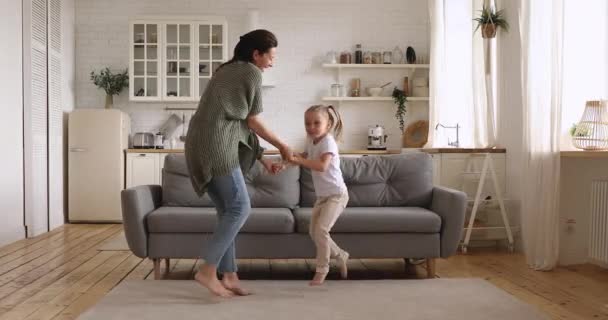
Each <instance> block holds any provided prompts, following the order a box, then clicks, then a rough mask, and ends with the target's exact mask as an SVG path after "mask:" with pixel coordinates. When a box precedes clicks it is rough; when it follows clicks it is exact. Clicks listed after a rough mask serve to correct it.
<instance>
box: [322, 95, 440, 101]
mask: <svg viewBox="0 0 608 320" xmlns="http://www.w3.org/2000/svg"><path fill="white" fill-rule="evenodd" d="M323 101H391V102H392V101H393V97H386V96H380V97H323ZM407 101H408V102H409V101H429V97H407Z"/></svg>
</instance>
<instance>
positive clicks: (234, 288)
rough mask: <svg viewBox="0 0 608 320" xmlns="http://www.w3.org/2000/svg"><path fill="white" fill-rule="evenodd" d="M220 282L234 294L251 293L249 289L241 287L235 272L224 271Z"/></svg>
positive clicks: (245, 294) (246, 294)
mask: <svg viewBox="0 0 608 320" xmlns="http://www.w3.org/2000/svg"><path fill="white" fill-rule="evenodd" d="M221 283H222V285H223V286H224V288H226V289H228V290H230V291H231V292H232V293H234V294H236V295H237V296H248V295H251V292H250V291H248V290H245V289H243V288H242V287H241V280H239V277H238V275H237V274H236V272H226V273H224V276H223V277H222V281H221Z"/></svg>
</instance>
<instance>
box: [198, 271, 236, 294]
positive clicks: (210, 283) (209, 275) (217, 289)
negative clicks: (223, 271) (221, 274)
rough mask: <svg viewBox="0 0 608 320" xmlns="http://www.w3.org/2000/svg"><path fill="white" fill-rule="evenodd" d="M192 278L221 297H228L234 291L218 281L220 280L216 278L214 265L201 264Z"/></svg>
mask: <svg viewBox="0 0 608 320" xmlns="http://www.w3.org/2000/svg"><path fill="white" fill-rule="evenodd" d="M194 280H196V281H197V282H198V283H200V284H201V285H202V286H203V287H205V288H207V289H208V290H209V291H210V292H211V293H212V294H214V295H216V296H219V297H222V298H230V297H233V296H234V293H233V292H232V291H230V290H227V289H226V288H224V286H223V285H222V284H221V283H220V280H218V279H217V275H216V269H215V267H211V266H209V265H203V266H202V267H201V269H200V270H199V271H198V272H197V273H196V274H195V275H194Z"/></svg>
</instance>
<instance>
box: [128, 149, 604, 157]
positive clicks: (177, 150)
mask: <svg viewBox="0 0 608 320" xmlns="http://www.w3.org/2000/svg"><path fill="white" fill-rule="evenodd" d="M404 151H405V152H408V151H421V152H427V153H506V152H507V149H505V148H420V149H404ZM126 152H127V153H183V152H184V149H127V150H126ZM575 152H577V151H575ZM399 153H402V150H400V149H389V150H386V151H373V150H364V149H362V150H341V151H340V154H352V155H365V154H380V155H382V154H399ZM264 154H270V155H273V154H279V151H277V150H268V151H266V152H264ZM607 155H608V153H607Z"/></svg>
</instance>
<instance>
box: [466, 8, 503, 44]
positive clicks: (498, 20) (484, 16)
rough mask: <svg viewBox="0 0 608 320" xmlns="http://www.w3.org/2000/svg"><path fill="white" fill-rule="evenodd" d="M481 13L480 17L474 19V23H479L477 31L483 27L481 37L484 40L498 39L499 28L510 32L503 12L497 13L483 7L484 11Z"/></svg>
mask: <svg viewBox="0 0 608 320" xmlns="http://www.w3.org/2000/svg"><path fill="white" fill-rule="evenodd" d="M479 12H481V14H480V16H479V17H477V18H475V19H473V21H477V27H476V28H475V31H477V29H479V28H480V27H481V36H482V37H483V38H494V37H496V29H497V28H498V27H500V28H503V29H505V31H509V23H508V22H507V20H505V18H504V11H503V10H498V11H495V10H494V9H493V8H490V7H487V6H483V9H481V10H480V11H479Z"/></svg>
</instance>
